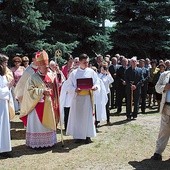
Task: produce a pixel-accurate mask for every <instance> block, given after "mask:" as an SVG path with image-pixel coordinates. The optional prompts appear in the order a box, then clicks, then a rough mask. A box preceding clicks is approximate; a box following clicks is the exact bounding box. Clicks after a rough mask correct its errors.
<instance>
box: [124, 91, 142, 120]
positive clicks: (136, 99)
mask: <svg viewBox="0 0 170 170" xmlns="http://www.w3.org/2000/svg"><path fill="white" fill-rule="evenodd" d="M131 95H132V94H131V90H130V88H129V89H127V98H126V99H127V103H126V116H127V118H130V117H131V116H132V117H137V114H138V111H139V99H140V89H136V90H134V91H133V110H132V104H131Z"/></svg>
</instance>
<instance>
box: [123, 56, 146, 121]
mask: <svg viewBox="0 0 170 170" xmlns="http://www.w3.org/2000/svg"><path fill="white" fill-rule="evenodd" d="M130 65H131V66H130V67H129V68H128V69H127V70H126V73H125V81H126V96H127V104H126V116H127V120H131V117H133V119H135V118H137V114H138V110H139V99H140V93H141V85H142V83H143V74H142V69H141V68H138V67H137V58H136V57H132V58H131V60H130ZM132 103H133V105H134V109H133V110H132Z"/></svg>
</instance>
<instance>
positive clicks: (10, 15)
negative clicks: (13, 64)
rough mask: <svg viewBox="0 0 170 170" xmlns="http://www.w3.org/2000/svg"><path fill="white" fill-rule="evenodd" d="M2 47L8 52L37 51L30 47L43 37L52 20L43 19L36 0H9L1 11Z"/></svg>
mask: <svg viewBox="0 0 170 170" xmlns="http://www.w3.org/2000/svg"><path fill="white" fill-rule="evenodd" d="M0 22H1V25H0V36H1V41H0V48H1V49H2V51H3V52H5V53H7V54H9V55H10V54H14V53H15V52H16V51H17V52H18V53H23V52H27V53H30V52H35V50H38V49H34V48H30V47H31V45H32V44H34V43H35V42H36V41H37V40H39V39H41V37H42V35H43V30H45V29H46V27H47V26H49V24H50V21H48V20H46V21H45V20H43V19H42V15H41V13H40V12H39V11H38V10H36V9H35V7H34V0H8V1H6V4H5V7H4V9H2V10H1V11H0Z"/></svg>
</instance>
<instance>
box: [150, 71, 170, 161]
mask: <svg viewBox="0 0 170 170" xmlns="http://www.w3.org/2000/svg"><path fill="white" fill-rule="evenodd" d="M155 89H156V91H157V93H161V94H162V100H161V105H160V113H161V114H162V115H161V125H160V131H159V135H158V139H157V141H156V150H155V153H154V155H153V156H152V157H151V159H154V160H162V153H163V151H164V150H165V147H166V145H167V143H168V140H169V137H170V71H165V72H164V73H162V74H161V76H160V78H159V80H158V82H157V84H156V86H155Z"/></svg>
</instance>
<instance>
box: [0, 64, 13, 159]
mask: <svg viewBox="0 0 170 170" xmlns="http://www.w3.org/2000/svg"><path fill="white" fill-rule="evenodd" d="M5 73H6V72H5V67H4V66H2V65H0V156H2V157H11V156H12V155H11V153H10V151H11V150H12V148H11V135H10V120H9V109H8V108H9V99H10V90H9V88H10V87H11V86H12V83H9V82H8V81H7V78H6V75H5Z"/></svg>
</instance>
